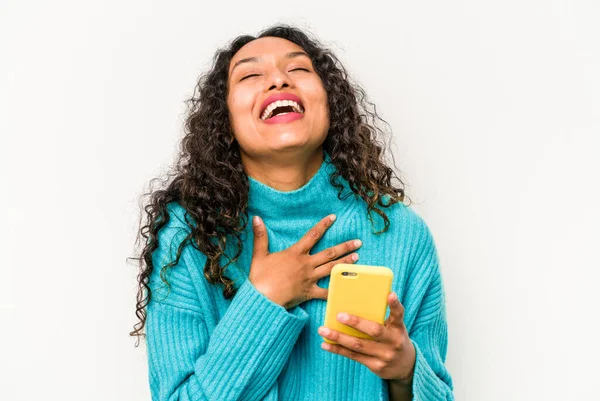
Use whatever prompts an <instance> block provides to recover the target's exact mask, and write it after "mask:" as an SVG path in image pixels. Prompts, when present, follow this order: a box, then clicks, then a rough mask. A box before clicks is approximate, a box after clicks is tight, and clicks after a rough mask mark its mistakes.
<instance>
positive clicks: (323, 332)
mask: <svg viewBox="0 0 600 401" xmlns="http://www.w3.org/2000/svg"><path fill="white" fill-rule="evenodd" d="M329 333H330V331H329V329H328V328H326V327H321V328H320V329H319V334H321V335H323V336H328V335H329Z"/></svg>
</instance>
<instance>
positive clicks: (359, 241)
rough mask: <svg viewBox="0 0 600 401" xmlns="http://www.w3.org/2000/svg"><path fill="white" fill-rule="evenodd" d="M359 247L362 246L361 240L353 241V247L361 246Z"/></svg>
mask: <svg viewBox="0 0 600 401" xmlns="http://www.w3.org/2000/svg"><path fill="white" fill-rule="evenodd" d="M361 245H362V241H361V240H359V239H357V240H354V246H361Z"/></svg>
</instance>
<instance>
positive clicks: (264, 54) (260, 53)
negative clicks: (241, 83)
mask: <svg viewBox="0 0 600 401" xmlns="http://www.w3.org/2000/svg"><path fill="white" fill-rule="evenodd" d="M292 51H303V49H302V48H301V47H300V46H298V45H297V44H295V43H293V42H290V41H289V40H287V39H283V38H276V37H271V36H267V37H264V38H258V39H255V40H253V41H252V42H249V43H246V44H245V45H244V46H242V47H241V48H240V50H238V52H237V53H236V54H234V56H233V57H232V58H231V62H230V63H229V71H230V72H231V69H232V68H233V66H234V65H235V63H236V62H238V61H239V60H242V59H245V58H248V57H256V58H263V59H264V58H268V57H273V58H277V57H283V56H284V55H286V54H287V53H289V52H292Z"/></svg>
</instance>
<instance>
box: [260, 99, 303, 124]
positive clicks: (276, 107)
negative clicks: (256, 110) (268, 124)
mask: <svg viewBox="0 0 600 401" xmlns="http://www.w3.org/2000/svg"><path fill="white" fill-rule="evenodd" d="M288 113H298V114H304V108H303V107H302V105H301V104H299V103H298V102H296V101H294V100H277V101H276V102H273V103H271V104H269V105H268V106H267V107H266V108H265V110H264V111H263V112H262V114H261V116H260V119H261V120H263V121H265V120H268V119H270V118H273V117H277V116H282V115H285V114H288Z"/></svg>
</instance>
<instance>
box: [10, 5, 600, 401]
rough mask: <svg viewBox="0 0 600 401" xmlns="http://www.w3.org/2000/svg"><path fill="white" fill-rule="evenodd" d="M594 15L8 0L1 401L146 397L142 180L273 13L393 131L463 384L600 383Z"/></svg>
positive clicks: (594, 392)
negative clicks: (311, 44) (139, 306)
mask: <svg viewBox="0 0 600 401" xmlns="http://www.w3.org/2000/svg"><path fill="white" fill-rule="evenodd" d="M598 20H600V6H599V3H598V2H597V1H595V0H588V1H582V0H578V1H568V0H563V1H548V0H545V1H542V0H538V1H534V0H518V1H517V0H508V1H481V0H462V1H461V0H459V1H452V2H448V1H441V0H435V1H424V2H414V1H395V2H391V1H390V2H377V1H369V2H367V3H362V4H361V3H352V2H348V1H327V2H325V1H322V0H321V1H312V0H311V1H308V0H305V1H302V2H291V3H289V2H288V3H285V2H283V3H282V2H239V1H233V2H232V1H228V2H201V1H185V2H182V1H173V2H158V1H122V0H121V1H102V2H91V1H62V0H61V1H45V2H42V1H20V2H17V1H6V0H5V1H2V3H0V46H1V47H0V50H1V53H0V54H1V60H2V61H1V62H0V167H1V170H0V174H1V182H0V186H1V188H2V196H1V197H0V198H1V199H0V219H1V220H0V223H1V239H0V258H1V263H0V269H1V290H0V312H1V330H0V378H1V379H0V381H1V383H2V384H1V385H0V399H2V400H7V401H8V400H10V401H25V400H27V401H29V400H42V399H43V400H62V401H71V400H73V401H75V400H98V401H100V400H132V401H138V400H139V401H141V400H149V399H150V395H149V389H148V382H147V380H148V379H147V363H146V354H145V343H143V342H142V344H141V346H140V347H138V348H135V347H134V343H135V339H134V338H132V337H129V335H128V333H129V332H130V331H131V330H132V329H133V325H134V324H135V323H136V322H137V318H136V317H135V315H134V301H135V298H134V297H135V291H136V281H135V279H136V274H137V272H136V271H135V268H134V266H132V265H131V264H127V263H126V258H127V257H128V256H133V250H134V241H135V235H136V229H137V223H138V221H137V218H138V213H139V209H138V199H139V196H140V195H141V193H142V191H143V190H144V189H145V185H146V184H147V182H148V181H149V180H150V179H152V178H154V177H156V176H160V175H161V174H162V173H163V172H164V171H166V169H167V167H168V166H169V165H170V164H171V163H172V162H173V160H174V156H175V152H176V151H177V148H178V146H179V141H180V139H181V136H182V132H183V131H182V123H183V118H184V115H183V112H184V110H185V105H184V103H183V101H184V100H185V99H186V98H187V97H188V96H189V95H190V94H191V92H192V90H193V87H194V86H195V84H196V79H197V77H198V76H199V75H200V73H202V72H203V71H205V70H206V68H208V67H209V64H210V61H211V58H212V56H213V54H214V52H215V50H216V49H217V48H218V47H221V46H223V45H225V44H226V43H227V42H228V41H230V40H231V39H233V38H234V37H235V36H237V35H240V34H256V33H258V32H259V31H260V30H261V29H263V28H266V27H267V26H269V25H271V24H273V23H276V22H284V23H291V24H295V25H297V26H299V27H300V28H306V29H308V30H309V32H310V33H313V34H315V35H317V37H318V38H319V39H320V40H321V41H322V42H323V43H325V44H326V45H328V46H330V47H331V48H332V49H333V50H334V52H335V53H336V54H337V55H338V56H339V57H340V59H341V60H342V61H343V63H344V65H345V66H346V67H347V68H348V70H349V71H350V74H351V76H352V78H353V79H354V80H355V81H357V82H359V83H360V84H361V85H362V86H363V87H364V88H365V90H366V91H367V93H368V95H369V98H370V100H372V101H373V102H374V103H375V104H376V105H377V110H378V112H379V113H380V114H381V116H382V117H383V118H384V119H385V120H386V121H387V122H388V123H389V124H390V126H391V129H392V131H393V134H394V139H393V140H394V148H393V153H394V156H395V160H396V162H397V165H398V167H399V168H400V170H401V171H402V177H403V178H404V179H405V180H406V182H407V183H408V185H409V186H408V194H409V195H410V196H411V198H412V199H413V200H414V201H415V203H416V204H415V205H414V206H413V207H414V208H415V210H416V211H417V213H419V214H420V215H422V216H423V217H424V218H425V220H426V222H427V223H428V225H429V227H430V229H431V231H432V233H433V235H434V238H435V241H436V244H437V247H438V252H439V256H440V261H441V267H442V274H443V279H444V285H445V289H446V297H447V308H448V309H447V312H448V325H449V350H448V358H447V365H448V367H449V369H450V372H451V373H452V375H453V379H454V383H455V394H456V398H457V400H465V401H475V400H488V401H500V400H503V401H504V400H548V401H554V400H556V401H558V400H561V401H564V400H582V399H586V400H589V399H599V398H597V397H600V396H599V395H598V393H599V390H598V376H599V375H600V348H599V345H598V344H599V341H600V339H599V333H600V324H599V319H600V312H599V311H598V309H599V307H600V295H599V294H600V290H599V289H598V287H599V279H600V273H599V269H600V263H599V256H598V249H599V244H600V228H599V227H600V211H599V210H600V201H599V199H600V190H599V189H598V182H599V179H598V174H599V173H600V162H599V158H598V153H599V152H600V140H599V139H598V137H599V135H600V75H599V71H600V43H599V39H600V25H598Z"/></svg>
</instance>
